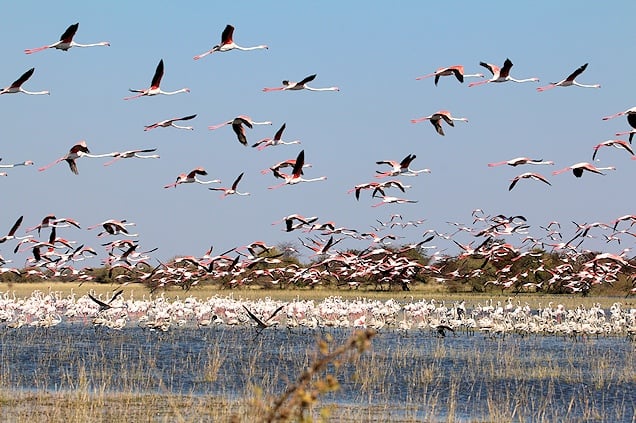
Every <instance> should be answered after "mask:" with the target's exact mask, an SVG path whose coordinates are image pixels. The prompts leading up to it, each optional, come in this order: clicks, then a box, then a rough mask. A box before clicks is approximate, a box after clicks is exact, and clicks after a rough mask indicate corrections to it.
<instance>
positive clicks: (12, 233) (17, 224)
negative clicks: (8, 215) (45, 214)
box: [0, 216, 24, 244]
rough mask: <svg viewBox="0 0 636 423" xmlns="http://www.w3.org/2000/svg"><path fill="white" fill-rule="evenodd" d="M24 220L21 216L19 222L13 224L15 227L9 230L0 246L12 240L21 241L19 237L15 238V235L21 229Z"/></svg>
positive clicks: (1, 240) (0, 239)
mask: <svg viewBox="0 0 636 423" xmlns="http://www.w3.org/2000/svg"><path fill="white" fill-rule="evenodd" d="M23 218H24V216H20V217H19V218H18V220H16V221H15V223H14V224H13V226H12V227H11V229H10V230H9V233H8V234H6V235H5V236H3V237H2V238H0V244H2V243H4V242H7V241H8V240H10V239H14V238H15V239H19V238H18V237H16V236H15V233H16V232H17V231H18V228H19V227H20V225H21V224H22V219H23Z"/></svg>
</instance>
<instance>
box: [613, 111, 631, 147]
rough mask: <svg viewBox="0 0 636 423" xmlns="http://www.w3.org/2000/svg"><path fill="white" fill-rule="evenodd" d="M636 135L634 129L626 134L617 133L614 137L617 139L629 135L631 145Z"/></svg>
mask: <svg viewBox="0 0 636 423" xmlns="http://www.w3.org/2000/svg"><path fill="white" fill-rule="evenodd" d="M628 118H629V116H628ZM634 134H636V129H632V130H631V131H625V132H617V133H616V134H614V135H616V136H617V137H622V136H623V135H629V143H630V144H631V143H632V139H633V138H634Z"/></svg>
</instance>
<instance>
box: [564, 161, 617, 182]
mask: <svg viewBox="0 0 636 423" xmlns="http://www.w3.org/2000/svg"><path fill="white" fill-rule="evenodd" d="M568 170H571V171H572V173H573V174H574V176H576V177H577V178H580V177H581V176H583V172H584V171H588V172H591V173H597V174H599V175H605V174H604V173H603V172H601V171H602V170H616V168H615V167H614V166H608V167H596V166H594V165H593V164H591V163H587V162H581V163H575V164H573V165H571V166H568V167H566V168H564V169H561V170H555V171H554V172H552V174H553V175H558V174H560V173H563V172H567V171H568Z"/></svg>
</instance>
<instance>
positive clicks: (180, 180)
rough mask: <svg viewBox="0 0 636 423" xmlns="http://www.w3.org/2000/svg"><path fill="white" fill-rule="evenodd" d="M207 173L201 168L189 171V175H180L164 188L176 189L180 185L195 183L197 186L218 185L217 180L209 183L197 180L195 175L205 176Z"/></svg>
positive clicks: (219, 181) (218, 181)
mask: <svg viewBox="0 0 636 423" xmlns="http://www.w3.org/2000/svg"><path fill="white" fill-rule="evenodd" d="M207 174H208V172H207V171H206V170H205V169H204V168H202V167H197V168H195V169H193V170H191V171H190V172H189V173H187V174H185V173H182V174H180V175H179V176H177V180H176V182H174V183H172V184H169V185H166V186H164V188H176V187H177V185H180V184H192V183H197V184H203V185H206V184H214V183H215V184H220V183H221V180H219V179H213V180H211V181H202V180H200V179H199V178H197V175H207Z"/></svg>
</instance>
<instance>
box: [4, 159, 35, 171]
mask: <svg viewBox="0 0 636 423" xmlns="http://www.w3.org/2000/svg"><path fill="white" fill-rule="evenodd" d="M1 160H2V158H0V161H1ZM31 165H33V162H32V161H31V160H25V161H23V162H20V163H12V164H0V169H10V168H14V167H16V166H31Z"/></svg>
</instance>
